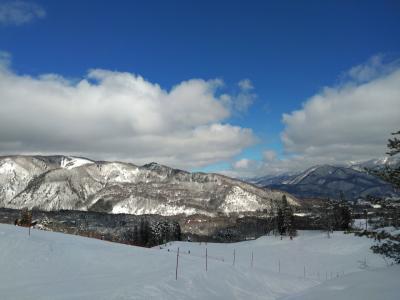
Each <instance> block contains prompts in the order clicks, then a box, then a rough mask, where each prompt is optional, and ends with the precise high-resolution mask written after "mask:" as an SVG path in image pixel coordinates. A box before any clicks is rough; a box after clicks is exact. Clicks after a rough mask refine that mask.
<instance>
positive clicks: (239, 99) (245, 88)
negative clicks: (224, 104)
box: [234, 79, 257, 113]
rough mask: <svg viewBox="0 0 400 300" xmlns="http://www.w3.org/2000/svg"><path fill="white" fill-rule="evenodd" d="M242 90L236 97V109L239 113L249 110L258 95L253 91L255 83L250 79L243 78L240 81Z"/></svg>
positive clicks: (239, 84)
mask: <svg viewBox="0 0 400 300" xmlns="http://www.w3.org/2000/svg"><path fill="white" fill-rule="evenodd" d="M238 86H239V89H240V92H239V93H238V94H237V95H236V96H235V98H234V109H235V110H236V111H237V112H239V113H244V112H247V110H248V109H249V107H250V106H251V105H252V104H253V103H254V100H255V99H256V98H257V95H256V94H255V93H253V92H252V91H253V89H254V87H253V83H252V82H251V81H250V80H249V79H243V80H241V81H239V82H238Z"/></svg>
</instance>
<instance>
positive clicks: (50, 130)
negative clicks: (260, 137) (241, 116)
mask: <svg viewBox="0 0 400 300" xmlns="http://www.w3.org/2000/svg"><path fill="white" fill-rule="evenodd" d="M221 86H222V81H221V80H209V81H206V80H202V79H192V80H188V81H184V82H181V83H179V84H177V85H176V86H174V87H173V88H172V89H171V90H170V91H167V90H165V89H163V88H162V87H160V86H159V85H157V84H155V83H152V82H149V81H148V80H146V79H144V78H142V77H141V76H138V75H135V74H132V73H126V72H113V71H108V70H101V69H94V70H90V71H89V72H88V73H87V75H86V76H85V77H84V78H83V79H81V80H80V81H78V82H71V81H69V80H68V79H66V78H64V77H62V76H60V75H57V74H44V75H41V76H38V77H31V76H27V75H25V76H22V75H18V74H16V73H14V72H13V71H12V70H11V69H10V68H9V67H6V66H5V65H4V64H3V66H2V68H0V105H1V110H0V152H1V153H3V154H9V153H42V154H50V153H65V154H74V155H83V156H88V157H93V158H95V159H119V160H129V161H131V162H134V163H137V164H143V163H147V162H150V161H157V162H160V163H164V164H168V165H171V166H175V167H180V168H194V167H201V166H205V165H209V164H212V163H215V162H219V161H224V160H227V159H230V158H231V157H233V156H235V155H237V154H239V153H240V152H241V151H242V150H243V149H244V148H246V147H248V146H250V145H252V144H253V143H254V142H255V140H256V138H255V136H254V135H253V133H252V130H251V129H247V128H241V127H238V126H233V125H230V124H226V123H224V120H226V118H228V117H229V116H230V114H231V108H230V106H229V105H227V104H226V101H224V97H226V95H225V96H218V95H219V90H220V89H221Z"/></svg>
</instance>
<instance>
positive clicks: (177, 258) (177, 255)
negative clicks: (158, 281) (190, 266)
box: [175, 247, 179, 280]
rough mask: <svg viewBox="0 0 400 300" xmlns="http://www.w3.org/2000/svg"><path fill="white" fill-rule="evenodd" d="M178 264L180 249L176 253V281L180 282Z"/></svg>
mask: <svg viewBox="0 0 400 300" xmlns="http://www.w3.org/2000/svg"><path fill="white" fill-rule="evenodd" d="M178 264H179V247H178V252H177V253H176V270H175V280H178Z"/></svg>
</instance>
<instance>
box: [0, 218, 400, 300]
mask: <svg viewBox="0 0 400 300" xmlns="http://www.w3.org/2000/svg"><path fill="white" fill-rule="evenodd" d="M372 243H373V240H371V239H367V238H363V237H354V236H353V235H344V234H343V233H341V232H335V233H334V234H333V238H331V239H327V238H326V235H325V234H323V233H320V232H311V231H301V232H299V236H298V237H296V238H295V239H294V240H293V241H290V240H289V239H284V240H280V239H279V238H275V237H272V236H269V237H262V238H260V239H257V240H253V241H246V242H241V243H234V244H214V243H208V245H207V249H208V256H209V259H208V272H206V271H205V257H204V255H205V249H206V245H205V244H204V243H202V244H201V245H200V244H199V243H189V242H175V243H172V244H169V245H168V246H167V248H164V249H160V248H159V247H155V248H153V249H145V248H139V247H132V246H126V245H120V244H115V243H110V242H105V241H100V240H95V239H88V238H83V237H78V236H72V235H64V234H61V233H53V232H45V231H39V230H32V231H31V236H28V230H27V229H26V228H21V227H15V226H10V225H3V224H0V270H1V272H0V295H1V299H4V300H8V299H20V300H23V299H55V300H56V299H119V300H125V299H281V298H285V297H295V298H292V299H297V298H296V297H297V296H298V295H305V294H304V293H306V292H308V291H309V292H310V293H311V292H312V293H319V292H323V291H325V290H326V291H327V292H329V293H330V294H332V295H334V293H335V292H336V291H337V292H338V293H342V292H343V290H345V288H343V286H344V283H345V282H347V281H348V280H350V283H352V282H353V283H354V284H353V285H352V286H353V288H352V290H354V289H357V287H360V288H361V287H363V286H366V285H367V283H366V282H365V281H366V280H370V278H376V281H375V282H374V284H373V285H372V286H373V288H374V290H375V291H377V292H376V293H375V294H371V295H378V294H379V291H380V290H383V289H384V288H386V284H389V285H390V288H391V289H392V290H393V288H394V287H393V286H392V284H393V281H394V280H393V279H392V280H390V279H388V280H386V277H387V276H390V277H391V278H397V279H398V278H399V275H400V269H399V268H398V267H386V266H385V262H384V260H383V259H382V258H381V257H380V256H377V255H374V254H372V253H371V251H370V250H369V247H370V246H371V244H372ZM178 247H179V248H180V253H181V255H180V260H179V272H178V280H177V281H176V280H175V263H176V252H175V251H176V249H177V248H178ZM168 249H169V251H168ZM234 250H235V252H236V262H235V266H233V265H232V258H233V251H234ZM189 251H190V254H189ZM252 252H253V257H254V266H253V267H251V253H252ZM279 261H280V266H281V272H279V267H278V265H279ZM365 261H366V266H365ZM304 267H305V271H306V275H305V277H304ZM377 274H378V275H377ZM326 277H328V280H326ZM337 277H338V278H337ZM331 278H332V279H331ZM321 284H322V285H321ZM336 286H337V287H338V288H337V289H336V290H335V287H336ZM347 286H349V285H347ZM347 286H345V287H347ZM314 287H315V288H314ZM312 288H314V289H312ZM396 288H397V287H396ZM397 291H398V292H400V287H399V288H397ZM320 295H321V294H320ZM337 295H339V294H337ZM341 295H343V294H341ZM360 295H361V294H360ZM391 295H392V294H385V296H387V297H386V298H384V299H397V294H396V297H395V298H391V297H390V296H391ZM299 297H300V296H299ZM304 297H305V298H304ZM304 297H303V298H301V299H328V298H325V297H321V298H307V297H306V296H304ZM329 299H333V298H332V297H331V298H329ZM340 299H363V298H346V295H345V296H344V297H341V298H340ZM367 299H383V298H381V297H379V298H371V297H369V298H367Z"/></svg>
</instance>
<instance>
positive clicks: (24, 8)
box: [0, 1, 46, 25]
mask: <svg viewBox="0 0 400 300" xmlns="http://www.w3.org/2000/svg"><path fill="white" fill-rule="evenodd" d="M45 16H46V11H45V10H44V9H43V8H42V7H41V6H39V5H37V4H36V3H33V2H25V1H8V2H2V3H0V24H3V25H22V24H26V23H30V22H32V21H33V20H35V19H41V18H44V17H45Z"/></svg>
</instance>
